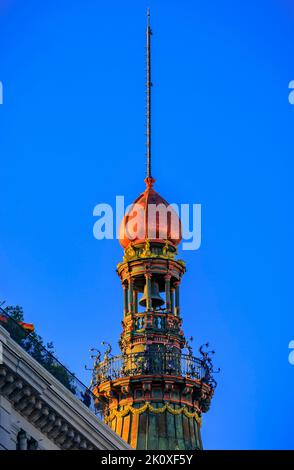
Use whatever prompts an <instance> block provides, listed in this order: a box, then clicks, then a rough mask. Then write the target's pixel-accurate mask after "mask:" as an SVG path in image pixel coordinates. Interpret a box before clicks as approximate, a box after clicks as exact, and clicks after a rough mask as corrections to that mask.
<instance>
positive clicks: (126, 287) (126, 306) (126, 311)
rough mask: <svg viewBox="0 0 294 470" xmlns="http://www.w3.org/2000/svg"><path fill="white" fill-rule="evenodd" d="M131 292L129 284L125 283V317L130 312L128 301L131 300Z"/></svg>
mask: <svg viewBox="0 0 294 470" xmlns="http://www.w3.org/2000/svg"><path fill="white" fill-rule="evenodd" d="M128 297H129V293H128V286H127V284H123V302H124V317H125V316H126V315H127V314H128V311H129V308H128V302H129V299H128Z"/></svg>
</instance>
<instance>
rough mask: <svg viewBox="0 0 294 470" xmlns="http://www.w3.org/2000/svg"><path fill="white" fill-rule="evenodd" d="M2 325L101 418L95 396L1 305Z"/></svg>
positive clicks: (0, 323) (0, 322) (0, 324)
mask: <svg viewBox="0 0 294 470" xmlns="http://www.w3.org/2000/svg"><path fill="white" fill-rule="evenodd" d="M0 316H1V320H0V326H2V327H3V328H5V329H6V330H7V331H8V332H9V334H10V336H11V338H12V339H13V340H14V341H16V342H17V343H18V344H19V345H20V346H21V347H22V348H23V349H24V350H25V351H26V352H27V353H28V354H30V356H32V357H33V358H34V359H35V360H36V361H38V362H39V364H41V365H42V366H43V367H44V368H45V369H46V370H47V371H48V372H50V373H51V374H52V375H53V376H54V377H55V378H56V379H57V380H58V381H59V382H60V383H61V384H62V385H64V386H65V387H66V388H67V389H68V390H69V391H70V392H71V393H72V394H73V395H75V397H76V398H78V400H80V401H82V402H83V403H84V404H85V405H86V406H87V407H88V408H89V409H90V410H91V411H92V412H94V413H95V414H96V415H97V416H98V417H99V418H102V415H101V411H100V410H97V408H96V407H95V406H94V400H95V396H94V395H93V393H92V392H91V390H90V389H89V387H87V386H86V385H85V384H83V383H82V382H81V381H80V380H79V379H78V378H77V377H76V376H75V375H74V374H73V373H72V372H70V371H69V370H68V369H67V368H66V367H65V366H64V365H63V364H62V363H61V362H60V361H59V360H58V359H57V358H56V357H55V356H54V355H53V354H52V353H51V352H50V351H48V349H46V348H45V347H44V345H43V344H42V343H41V342H40V341H37V340H36V339H35V337H34V335H33V334H32V333H31V332H29V331H27V330H26V329H25V328H23V327H22V326H21V325H20V324H19V323H18V322H17V321H16V320H15V319H14V318H12V317H11V316H10V315H9V314H8V313H7V312H6V311H5V310H4V309H3V308H1V307H0Z"/></svg>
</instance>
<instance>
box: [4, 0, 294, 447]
mask: <svg viewBox="0 0 294 470" xmlns="http://www.w3.org/2000/svg"><path fill="white" fill-rule="evenodd" d="M149 4H150V7H151V15H152V27H153V32H154V35H153V63H152V65H153V82H154V87H153V97H154V99H153V156H154V161H153V169H154V172H153V173H154V176H155V177H156V180H157V181H156V186H155V189H157V190H158V191H159V192H160V194H161V195H162V196H163V197H164V198H166V199H167V200H168V201H169V202H177V203H201V204H202V245H201V248H200V250H198V251H195V252H187V251H186V252H183V253H182V254H181V257H182V258H184V259H185V260H186V263H187V273H186V275H185V276H184V278H183V282H182V290H181V298H182V315H183V318H184V330H185V333H186V336H190V335H192V336H193V337H194V346H195V348H196V347H197V346H199V345H200V344H201V343H203V342H205V341H207V340H209V341H210V343H211V345H212V346H213V347H214V348H215V350H216V352H217V354H216V357H215V362H216V364H217V366H220V367H221V369H222V372H221V374H220V375H219V376H218V377H217V378H218V382H219V385H218V388H217V390H216V394H215V397H214V399H213V403H212V407H211V410H210V412H209V413H208V414H207V415H205V417H204V424H203V440H204V446H205V448H207V449H211V448H214V449H271V448H273V449H283V448H291V449H293V448H294V438H293V429H292V427H293V418H294V416H293V415H294V413H293V390H294V366H291V365H290V364H289V362H288V353H289V351H288V343H289V341H290V340H292V339H294V321H293V308H294V305H293V304H294V301H293V264H294V256H293V247H292V241H293V228H294V224H293V131H294V106H291V105H290V104H289V102H288V93H289V91H288V83H289V82H290V80H294V57H293V44H294V27H293V26H294V6H293V2H291V1H290V0H247V1H246V2H243V1H240V0H239V1H236V0H224V1H222V2H220V1H218V0H211V1H209V2H203V1H201V2H200V1H195V0H186V1H179V0H178V1H174V0H160V1H157V2H155V1H153V0H151V2H149ZM147 6H148V5H147V3H146V2H145V1H137V0H136V1H135V0H132V1H130V0H125V1H124V2H121V1H118V0H110V1H108V2H102V1H97V0H95V1H94V0H83V1H82V0H79V1H78V0H64V1H62V2H61V1H57V0H50V1H42V2H40V1H38V0H27V1H25V2H24V1H20V0H1V1H0V80H1V81H2V83H3V92H4V103H3V105H1V106H0V156H1V200H0V220H1V230H0V265H1V270H0V298H1V299H3V300H6V301H7V303H8V304H16V303H18V304H20V305H22V306H23V308H24V310H25V314H26V321H28V322H33V323H34V324H35V326H36V328H37V330H38V332H39V333H40V334H41V335H43V336H44V338H45V339H46V340H48V341H49V340H53V342H54V344H55V347H56V350H57V355H58V357H59V358H60V360H61V361H62V362H63V363H65V364H66V365H67V366H68V367H69V368H70V369H71V370H73V371H74V372H75V373H76V374H77V376H79V377H80V378H82V379H83V380H84V381H87V380H88V379H89V376H87V373H86V372H85V371H84V364H86V363H87V364H88V365H90V360H89V353H88V348H89V347H90V346H98V345H99V344H100V343H101V341H102V340H108V341H110V342H112V343H113V344H115V343H116V341H117V340H118V338H119V334H120V331H121V325H120V322H121V319H122V292H121V286H120V281H119V279H118V277H117V276H116V273H115V269H116V264H117V263H118V262H119V261H121V259H122V250H121V248H120V246H119V244H118V242H117V241H116V240H113V241H111V240H108V241H97V240H95V239H94V237H93V233H92V229H93V224H94V221H95V219H94V217H93V215H92V212H93V208H94V206H95V205H96V204H98V203H100V202H106V203H110V204H113V203H114V201H115V196H116V195H124V196H125V199H126V202H127V203H130V202H132V201H133V200H134V199H135V197H137V196H138V194H139V193H140V192H141V191H142V190H143V189H144V183H143V179H144V171H145V147H144V143H145V135H144V132H145V128H144V125H145V118H144V112H145V93H144V92H145V90H144V84H145V63H144V60H145V57H144V54H145V23H146V18H145V14H146V7H147Z"/></svg>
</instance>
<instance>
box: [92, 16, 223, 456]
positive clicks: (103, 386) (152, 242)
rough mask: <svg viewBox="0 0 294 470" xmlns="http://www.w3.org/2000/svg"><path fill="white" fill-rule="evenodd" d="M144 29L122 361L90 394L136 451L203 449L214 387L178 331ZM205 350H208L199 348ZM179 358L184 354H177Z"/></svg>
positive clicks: (101, 373)
mask: <svg viewBox="0 0 294 470" xmlns="http://www.w3.org/2000/svg"><path fill="white" fill-rule="evenodd" d="M151 34H152V32H151V27H150V15H149V12H148V22H147V31H146V39H147V83H146V87H147V93H146V95H147V122H146V124H147V131H146V136H147V142H146V149H147V171H146V178H145V184H146V189H145V190H144V192H143V193H142V194H141V195H140V196H139V197H138V198H137V199H136V200H135V201H134V203H133V205H132V206H131V208H130V209H129V211H128V212H127V213H126V214H125V217H124V219H123V220H122V223H121V227H120V243H121V245H122V247H123V249H124V256H123V261H122V262H121V263H119V265H118V266H117V274H118V276H119V277H120V280H121V284H122V290H123V321H122V333H121V338H120V341H119V345H120V349H121V354H120V355H119V356H112V354H111V347H110V345H108V347H107V349H106V351H105V353H104V357H103V358H102V359H101V353H100V352H98V355H97V356H96V359H95V364H94V369H93V380H92V388H93V392H94V394H95V395H96V397H97V400H96V402H97V407H101V405H102V408H103V413H104V419H105V421H106V422H107V423H108V424H109V426H111V428H112V429H113V430H114V431H115V432H117V433H118V434H119V435H120V436H121V437H122V438H123V439H124V440H125V441H127V442H128V443H129V444H130V445H131V446H132V447H133V448H135V449H148V450H157V449H159V450H177V449H179V450H194V449H202V441H201V434H200V427H201V420H202V414H203V413H205V412H206V411H208V409H209V406H210V401H211V397H212V395H213V391H214V387H215V381H214V379H213V376H212V373H213V367H212V361H211V357H210V356H211V353H213V351H211V352H209V351H207V350H206V348H205V347H201V348H200V354H201V356H200V358H196V357H194V356H193V352H192V347H191V345H190V343H189V342H188V341H187V340H186V339H185V337H184V333H183V330H182V316H181V309H180V285H181V280H182V276H183V275H184V273H185V270H186V267H185V263H184V261H182V260H180V259H178V257H177V247H178V245H179V243H180V242H181V238H182V233H181V232H182V230H181V221H180V218H179V216H178V215H177V213H176V211H175V210H174V209H173V208H172V207H171V206H170V205H169V204H168V203H167V202H166V201H165V199H163V198H162V197H161V196H160V195H159V194H158V193H157V192H156V191H155V190H154V183H155V180H154V178H153V177H152V173H151V86H152V83H151V43H150V42H151ZM205 346H208V345H205ZM184 351H186V352H184Z"/></svg>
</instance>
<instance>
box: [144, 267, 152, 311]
mask: <svg viewBox="0 0 294 470" xmlns="http://www.w3.org/2000/svg"><path fill="white" fill-rule="evenodd" d="M151 276H152V274H151V273H147V274H145V279H146V286H147V289H146V290H147V299H146V310H147V311H148V310H152V299H151Z"/></svg>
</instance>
